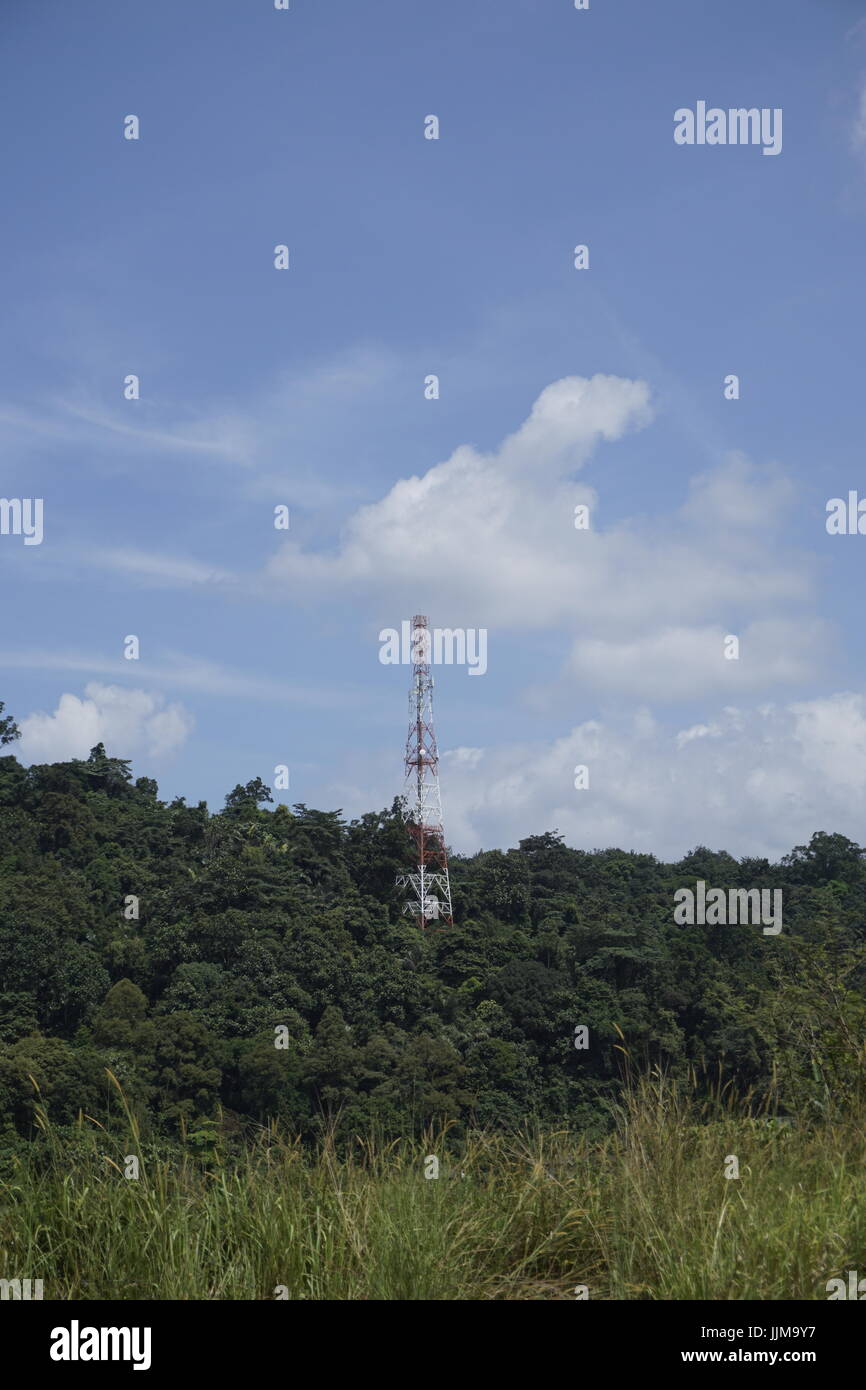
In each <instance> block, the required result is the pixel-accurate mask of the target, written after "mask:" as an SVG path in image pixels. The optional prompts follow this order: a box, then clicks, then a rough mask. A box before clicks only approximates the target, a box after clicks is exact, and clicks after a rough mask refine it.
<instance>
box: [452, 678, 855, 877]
mask: <svg viewBox="0 0 866 1390" xmlns="http://www.w3.org/2000/svg"><path fill="white" fill-rule="evenodd" d="M470 752H471V756H468V755H469V754H470ZM578 764H585V765H587V766H588V768H589V778H590V785H589V789H588V790H580V791H578V790H575V788H574V768H575V766H577V765H578ZM441 780H442V793H443V800H444V803H445V807H444V814H445V824H446V830H447V834H448V839H449V842H450V843H451V844H453V845H454V847H455V848H456V849H459V850H461V851H462V852H465V853H473V852H474V851H475V850H477V849H479V848H490V847H491V846H494V845H500V846H503V847H505V846H509V845H516V844H517V842H518V840H519V839H522V838H523V837H525V836H526V835H531V834H536V833H538V832H540V831H542V830H553V829H558V830H559V831H560V832H561V833H562V834H563V835H564V836H565V838H566V841H567V842H568V843H569V844H573V845H576V846H579V847H581V848H586V849H591V848H593V847H606V846H611V845H616V846H619V847H620V848H622V849H635V850H641V851H644V852H649V853H653V854H656V855H659V856H660V857H663V858H667V859H672V860H673V859H678V858H681V857H682V856H683V854H685V853H687V852H688V851H689V850H690V849H692V848H694V846H695V845H696V844H699V843H703V844H707V845H709V846H710V847H712V848H717V849H727V850H728V851H729V852H731V853H733V854H737V855H746V854H748V855H767V856H768V857H770V858H778V857H779V856H780V855H781V854H784V853H786V852H787V851H788V850H789V849H791V848H792V846H793V845H795V844H800V843H803V842H805V841H807V840H808V839H809V837H810V836H811V835H812V833H813V832H814V831H815V830H827V831H840V832H841V833H843V834H847V835H849V836H851V837H852V838H853V839H856V840H858V842H859V841H861V840H862V839H863V824H864V820H866V699H864V696H863V695H861V694H854V693H844V694H836V695H830V696H826V697H821V698H817V699H813V700H806V701H798V702H793V703H791V704H788V705H777V704H769V705H763V706H761V707H757V708H748V709H746V708H742V707H730V706H729V707H727V708H725V709H723V710H721V711H720V712H719V713H717V714H715V715H714V716H713V717H712V718H711V719H707V720H705V721H704V722H703V723H700V724H697V725H692V726H691V727H690V728H687V729H683V730H680V731H678V732H677V731H675V730H664V729H661V728H659V727H658V725H657V724H656V723H655V721H654V720H653V719H652V717H651V716H648V715H647V712H646V711H645V710H642V711H639V712H638V714H637V715H636V716H635V717H634V718H633V719H632V720H630V721H628V722H622V723H616V724H614V723H605V722H602V721H599V720H592V721H590V722H587V723H585V724H582V725H579V726H578V727H577V728H575V729H573V730H572V731H571V732H570V733H568V734H567V735H565V736H564V737H563V738H560V739H557V740H556V741H555V742H553V743H551V744H544V745H528V744H524V745H503V746H500V747H491V748H487V749H483V750H481V749H472V750H467V749H456V750H454V751H451V752H447V753H446V754H444V756H443V757H442V760H441Z"/></svg>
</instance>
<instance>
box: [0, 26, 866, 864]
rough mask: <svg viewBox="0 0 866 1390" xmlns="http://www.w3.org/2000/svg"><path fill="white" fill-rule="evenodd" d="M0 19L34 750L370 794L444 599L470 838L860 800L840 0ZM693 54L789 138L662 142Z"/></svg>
mask: <svg viewBox="0 0 866 1390" xmlns="http://www.w3.org/2000/svg"><path fill="white" fill-rule="evenodd" d="M0 53H2V65H3V74H4V80H3V83H2V89H0V120H2V125H3V129H4V130H5V131H6V139H5V140H4V154H3V165H4V169H3V173H4V185H5V192H6V200H5V201H6V205H7V216H6V217H5V219H4V227H3V230H2V250H3V254H2V262H0V273H2V281H3V283H2V296H3V304H4V311H5V312H4V323H5V331H4V332H3V334H2V337H0V375H2V381H0V441H2V457H3V473H2V488H0V491H2V494H3V495H4V496H6V497H7V498H13V497H21V498H25V497H42V498H43V499H44V507H45V537H44V540H43V543H42V544H41V545H40V546H38V547H37V546H30V547H25V546H24V545H23V543H22V539H21V537H17V536H13V535H7V536H0V566H2V593H3V596H4V599H5V603H4V606H3V612H4V622H3V633H2V638H0V699H3V700H5V702H6V705H7V709H8V710H9V711H11V712H13V713H14V714H15V716H16V718H17V719H18V720H19V723H21V724H22V727H23V730H24V738H23V740H22V744H21V756H22V757H23V758H24V760H25V761H31V760H32V761H44V760H47V759H50V758H55V757H65V756H81V755H82V754H84V755H86V750H87V747H89V746H90V744H91V743H92V742H95V741H97V736H98V737H101V738H103V739H104V741H105V742H106V744H107V746H108V747H109V751H111V752H112V753H115V754H116V755H118V756H131V757H132V758H133V761H134V769H135V772H136V773H137V774H139V775H143V774H146V775H150V776H155V777H157V779H158V781H159V784H160V788H161V793H162V794H163V795H164V796H167V797H171V796H174V795H177V794H183V795H186V796H187V798H188V799H189V800H191V801H196V800H198V799H200V798H205V799H207V800H208V801H209V803H210V804H211V805H213V806H214V807H218V806H219V805H221V803H222V799H223V797H224V795H225V793H226V792H227V791H228V790H229V789H230V788H231V787H232V786H233V785H234V784H235V783H236V782H238V781H247V780H248V779H249V778H251V777H253V776H255V775H261V776H263V777H264V778H265V779H266V780H268V781H271V780H272V777H273V769H274V767H275V765H277V764H281V763H285V764H287V765H288V766H289V768H290V774H291V787H290V790H289V792H288V793H275V796H276V797H278V798H279V799H284V800H288V801H289V802H293V801H305V802H307V803H308V804H310V805H315V806H321V807H323V808H333V807H336V806H342V807H343V808H344V809H345V810H346V812H347V814H350V815H357V814H360V813H361V812H363V811H365V810H371V809H378V808H379V807H381V806H383V805H386V804H390V801H391V800H392V798H393V796H394V794H395V793H396V792H398V791H399V790H400V788H401V784H402V764H401V753H402V745H403V740H404V723H405V712H406V687H407V679H406V677H407V671H406V669H405V668H395V667H388V666H383V665H382V664H381V663H380V662H379V660H378V653H379V642H378V634H379V631H380V629H381V628H383V627H388V626H398V625H399V623H400V621H401V620H402V619H404V618H407V617H409V616H411V614H412V613H414V612H418V611H426V612H428V613H429V615H430V619H431V622H432V623H433V624H434V625H438V626H443V627H447V626H451V627H453V626H458V625H462V626H467V627H475V628H478V627H483V628H486V629H487V632H488V671H487V673H486V674H485V675H484V676H483V677H481V678H478V679H471V678H467V672H466V670H465V669H459V668H443V669H441V670H440V671H438V672H437V683H436V698H437V710H436V713H437V728H438V733H439V742H440V750H441V751H442V753H443V763H442V769H441V773H442V794H443V803H444V810H445V821H446V830H447V832H448V837H449V839H450V840H451V841H452V843H453V844H454V846H455V847H456V848H459V849H461V850H464V851H473V850H475V849H477V848H481V847H490V846H492V845H497V844H498V845H503V846H507V845H509V844H515V843H516V842H517V840H518V838H520V837H522V836H524V835H528V834H533V833H537V832H540V831H542V830H545V829H552V828H554V827H558V828H559V829H560V830H561V831H562V832H563V833H564V834H565V835H566V838H567V839H568V840H569V842H570V843H573V844H577V845H581V846H584V847H588V848H591V847H593V846H595V845H606V844H620V845H622V846H623V847H625V848H636V849H642V850H651V851H654V852H657V853H659V854H662V855H666V856H678V855H680V854H682V853H684V852H686V851H687V850H688V849H689V848H690V847H691V846H692V845H693V844H695V843H697V842H698V841H700V840H702V841H705V842H707V843H710V844H713V845H716V846H719V847H725V848H728V849H730V850H731V851H733V852H735V853H741V854H747V853H769V854H771V855H775V854H778V853H781V852H784V850H785V849H787V848H788V847H790V846H791V845H792V844H793V843H795V842H797V841H799V840H802V839H803V838H804V837H807V836H808V835H809V834H810V833H811V832H812V830H815V829H820V828H823V829H827V830H841V831H843V832H845V833H847V834H850V835H852V836H853V837H854V838H862V835H861V830H860V827H861V826H862V822H863V814H864V812H866V795H864V787H866V703H864V668H866V663H864V640H863V636H862V622H861V619H860V610H861V606H862V605H861V601H860V595H861V575H862V566H863V557H862V551H861V548H862V547H863V546H866V539H864V538H863V537H831V536H828V535H827V533H826V529H825V507H826V503H827V500H828V499H829V498H831V497H835V496H845V495H847V492H848V491H849V489H857V488H858V487H859V488H861V489H862V491H863V493H864V495H866V472H864V468H863V439H864V433H866V430H864V425H866V391H864V387H863V365H862V341H863V330H862V325H863V322H864V309H866V283H864V276H863V273H862V258H863V246H864V244H866V185H864V178H866V101H864V92H866V22H864V17H863V6H862V5H861V4H859V3H858V4H855V3H845V0H837V3H829V0H828V2H825V3H821V4H818V3H811V0H798V2H797V3H791V0H786V2H783V0H764V3H763V4H762V5H761V6H759V7H756V6H755V5H754V4H753V3H749V2H748V0H731V3H728V4H726V5H724V6H721V5H718V6H696V5H695V4H694V3H693V0H660V2H659V3H653V0H591V8H590V10H589V11H588V12H577V11H575V10H574V8H573V5H572V4H571V3H570V2H569V0H473V3H472V4H471V5H467V4H466V3H465V0H461V2H460V3H458V2H457V0H440V2H439V3H437V4H436V5H424V4H421V3H407V0H399V2H398V0H375V3H373V4H368V5H363V6H361V5H358V4H357V3H354V0H352V2H351V3H350V0H330V3H322V0H292V7H291V9H290V11H289V12H278V11H275V10H274V9H273V6H272V4H271V3H270V0H243V3H242V2H241V0H210V3H209V4H208V5H207V6H192V5H189V6H187V5H178V4H177V3H176V0H150V3H149V4H148V5H147V6H111V5H108V4H105V3H96V0H91V3H87V0H85V2H84V3H79V4H76V5H75V6H74V7H72V6H69V5H67V4H64V3H61V0H57V2H56V3H54V0H48V3H41V4H37V5H34V4H32V3H27V4H25V3H23V0H20V2H19V0H7V3H6V4H5V5H4V7H3V10H2V15H0ZM699 100H705V101H707V103H708V104H709V105H717V106H719V107H722V108H728V107H739V106H746V107H752V106H754V107H758V108H764V107H767V108H782V110H783V117H784V119H783V148H782V152H781V153H780V154H779V155H778V156H776V157H770V158H767V157H764V156H763V155H762V152H761V150H760V148H755V147H751V146H744V147H733V146H731V147H724V148H710V147H706V146H705V147H680V146H677V145H676V144H675V143H674V141H673V129H674V119H673V117H674V112H675V110H677V109H678V108H681V107H685V106H689V107H694V106H695V104H696V102H697V101H699ZM431 113H432V114H435V115H437V116H438V118H439V121H440V138H439V139H438V140H437V141H432V140H425V139H424V119H425V117H426V116H427V115H428V114H431ZM129 114H135V115H137V116H138V117H139V119H140V123H141V131H140V139H139V140H137V141H129V140H125V139H124V138H123V122H124V118H125V117H126V116H127V115H129ZM281 243H285V244H287V245H288V246H289V248H290V268H289V270H287V271H277V270H275V269H274V265H273V256H274V247H275V246H276V245H277V244H281ZM578 243H585V244H587V245H588V246H589V248H590V268H589V269H588V270H586V271H576V270H575V269H574V267H573V248H574V246H575V245H576V244H578ZM129 373H135V374H136V375H138V376H139V377H140V381H141V399H140V400H138V401H126V400H124V397H123V382H124V378H125V377H126V376H127V374H129ZM431 373H435V374H437V375H438V376H439V378H440V398H439V399H438V400H435V401H431V400H426V399H425V397H424V380H425V377H426V376H427V375H428V374H431ZM728 373H736V374H737V375H738V376H739V378H740V399H739V400H736V401H729V400H726V399H725V398H724V394H723V381H724V378H725V376H726V375H727V374H728ZM536 403H537V404H536ZM533 412H534V413H533ZM527 421H528V422H529V423H528V424H527V423H526V422H527ZM506 441H510V442H506ZM413 479H415V480H417V481H415V482H413V481H411V480H413ZM583 500H586V501H587V502H588V504H589V505H590V507H591V516H592V530H591V533H590V534H589V535H586V534H582V533H577V532H575V530H574V527H573V524H572V512H573V505H574V504H576V503H579V502H581V501H583ZM280 503H284V504H287V505H288V506H289V507H290V509H291V529H290V531H289V532H288V534H286V533H283V532H277V531H275V530H274V528H273V522H272V516H273V508H274V506H275V505H277V504H280ZM133 633H134V634H136V635H137V636H138V637H139V639H140V643H141V658H140V660H138V661H126V660H124V659H123V655H122V644H123V639H124V637H125V636H126V635H127V634H133ZM727 634H738V635H739V636H740V638H741V656H740V659H739V661H736V662H725V661H724V660H723V659H722V658H721V656H720V655H719V653H720V651H721V643H722V639H723V637H724V636H725V635H727ZM578 763H582V764H585V765H587V766H588V767H589V769H590V786H589V789H588V790H582V791H577V790H575V788H574V785H573V769H574V767H575V766H576V765H577V764H578Z"/></svg>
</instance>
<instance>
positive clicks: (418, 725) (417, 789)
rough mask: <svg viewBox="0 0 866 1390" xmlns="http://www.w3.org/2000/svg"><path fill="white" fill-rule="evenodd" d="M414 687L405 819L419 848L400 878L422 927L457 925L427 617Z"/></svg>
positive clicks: (418, 629)
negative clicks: (444, 823)
mask: <svg viewBox="0 0 866 1390" xmlns="http://www.w3.org/2000/svg"><path fill="white" fill-rule="evenodd" d="M412 668H413V669H412V688H411V690H410V691H409V736H408V738H407V739H406V790H405V793H404V795H403V815H404V818H405V821H406V829H407V830H408V832H409V835H410V838H411V840H412V843H413V844H414V845H415V850H416V865H415V869H414V871H413V872H412V873H407V874H398V875H397V883H398V885H399V887H401V888H409V889H411V894H412V896H411V897H410V898H409V901H408V902H407V903H406V905H405V907H404V908H403V911H404V912H405V913H407V914H408V915H409V916H411V917H414V918H415V920H416V922H417V924H418V926H419V927H422V928H426V927H427V925H428V923H430V922H438V923H440V924H442V925H445V926H451V925H452V916H451V881H450V879H449V877H448V855H447V853H446V850H445V832H444V830H443V828H442V799H441V796H440V793H439V754H438V752H437V750H436V734H435V731H434V729H433V677H432V675H431V674H430V629H429V627H428V625H427V619H426V618H425V617H423V616H422V615H418V616H416V617H414V618H413V619H412Z"/></svg>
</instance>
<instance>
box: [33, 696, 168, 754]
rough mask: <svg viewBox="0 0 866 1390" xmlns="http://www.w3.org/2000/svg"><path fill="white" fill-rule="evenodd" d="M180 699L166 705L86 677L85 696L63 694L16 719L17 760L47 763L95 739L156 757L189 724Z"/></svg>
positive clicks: (116, 749)
mask: <svg viewBox="0 0 866 1390" xmlns="http://www.w3.org/2000/svg"><path fill="white" fill-rule="evenodd" d="M193 722H194V721H193V717H192V715H191V714H190V713H189V712H188V711H187V710H186V709H184V707H183V706H182V705H180V704H170V705H165V703H164V701H163V699H162V697H161V696H159V695H152V694H149V693H148V692H147V691H145V690H128V689H124V688H123V687H121V686H118V685H101V684H99V683H98V682H96V681H91V682H90V683H89V684H88V685H87V686H86V687H85V690H84V698H83V699H79V697H78V696H77V695H70V694H63V695H61V697H60V700H59V702H58V705H57V708H56V710H55V711H54V713H53V714H41V713H36V714H30V715H28V716H27V717H26V718H25V719H22V720H20V721H19V726H20V729H21V742H20V744H18V745H16V752H18V751H19V750H20V756H21V758H22V761H24V762H28V763H46V762H55V761H63V760H65V759H68V758H86V757H87V754H88V753H89V752H90V749H91V748H93V747H94V746H95V745H96V744H97V743H104V744H105V748H106V751H107V753H108V754H109V756H111V757H120V758H129V757H131V756H133V755H135V754H136V753H145V754H147V755H148V756H149V757H153V758H161V757H166V756H168V755H169V754H171V753H175V752H176V751H177V750H178V749H179V748H180V747H181V746H182V745H183V743H185V741H186V739H187V738H188V736H189V734H190V733H191V732H192V728H193Z"/></svg>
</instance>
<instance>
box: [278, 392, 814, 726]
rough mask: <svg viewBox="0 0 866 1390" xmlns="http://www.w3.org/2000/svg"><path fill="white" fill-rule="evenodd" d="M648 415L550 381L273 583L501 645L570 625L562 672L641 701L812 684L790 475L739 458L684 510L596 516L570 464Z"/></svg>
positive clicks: (281, 571)
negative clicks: (431, 620)
mask: <svg viewBox="0 0 866 1390" xmlns="http://www.w3.org/2000/svg"><path fill="white" fill-rule="evenodd" d="M651 419H652V410H651V405H650V398H649V389H648V387H647V385H646V383H644V382H642V381H630V380H625V379H622V378H619V377H612V376H594V377H592V378H591V379H589V380H587V379H584V378H581V377H567V378H564V379H563V380H561V381H557V382H554V383H553V384H552V385H551V386H548V387H547V388H546V389H545V390H544V391H542V393H541V395H540V396H539V397H538V399H537V401H536V402H535V404H534V406H533V407H532V410H531V412H530V414H529V417H528V418H527V419H526V421H525V422H524V423H523V424H522V425H521V426H520V428H519V429H518V430H517V431H516V432H515V433H514V434H512V435H509V436H508V437H507V438H506V439H505V440H504V441H503V442H502V444H501V445H500V446H499V448H498V449H497V450H495V451H493V452H492V453H487V454H484V453H480V452H479V451H478V450H476V449H474V448H472V447H471V446H469V445H462V446H461V447H460V448H458V449H456V450H455V452H454V453H453V454H452V455H451V457H450V458H449V459H448V460H447V461H446V462H444V463H440V464H437V465H435V466H434V467H433V468H431V469H430V470H429V471H428V472H427V473H425V474H423V476H421V477H412V478H406V479H402V480H401V481H399V482H398V483H396V484H395V485H394V486H393V487H392V488H391V490H390V491H389V492H388V493H387V495H386V496H385V497H383V498H382V499H381V500H380V501H379V502H376V503H374V504H372V505H370V506H366V507H363V508H361V509H360V510H359V511H357V512H356V513H355V514H354V515H353V516H352V517H351V518H350V520H349V522H348V524H347V526H346V528H345V532H344V535H343V539H342V543H341V545H340V546H339V548H338V549H337V550H336V551H335V552H333V553H330V554H325V553H322V552H319V551H317V552H310V551H305V550H303V548H302V547H301V546H300V545H299V544H298V543H297V542H296V541H293V540H289V541H287V542H286V544H285V545H284V547H283V548H282V549H281V550H280V551H279V552H278V553H277V554H276V555H275V556H274V557H273V559H272V561H271V563H270V566H269V575H270V578H271V579H272V581H273V582H274V583H275V584H276V585H277V586H278V587H280V588H289V589H290V590H291V592H292V593H295V592H296V591H297V590H298V589H299V588H301V587H305V588H306V589H307V590H308V591H310V592H312V593H314V594H315V595H316V596H319V597H323V596H328V595H332V594H336V593H339V592H345V591H348V592H351V593H352V595H353V597H354V598H356V599H357V598H364V597H366V598H368V599H370V598H375V599H377V600H378V601H379V603H380V605H381V603H382V601H383V600H385V601H387V603H388V604H389V606H390V607H391V608H392V613H393V620H394V623H395V625H396V621H397V619H398V618H402V617H405V616H406V615H408V614H410V613H413V612H422V611H430V612H432V613H436V614H442V615H443V618H442V621H443V622H445V623H447V625H449V626H451V625H464V626H466V627H475V626H479V627H480V626H484V627H488V628H489V630H490V641H491V643H495V641H496V636H497V633H503V632H506V631H512V632H513V631H520V630H524V631H526V630H530V629H533V628H535V629H544V628H548V629H551V628H559V629H562V630H563V631H565V632H566V633H571V634H574V648H573V651H572V655H571V660H570V662H569V663H568V665H567V668H566V671H565V673H564V674H565V675H566V677H568V678H569V679H572V680H573V679H574V678H577V679H578V680H579V681H582V682H585V683H588V684H589V685H592V686H598V687H603V688H606V689H612V688H619V689H621V690H623V691H628V692H629V693H632V694H637V695H638V696H639V697H640V698H646V699H672V700H676V699H680V698H682V697H683V696H684V695H690V694H694V693H699V692H701V691H704V690H713V689H716V690H719V691H720V692H724V691H730V692H732V693H735V692H737V691H745V690H750V689H757V688H759V687H761V686H763V687H765V688H766V687H769V686H772V685H773V684H775V683H780V682H796V681H798V680H800V679H802V677H803V676H804V675H805V674H808V671H809V666H808V660H807V655H806V654H805V653H807V652H808V653H809V657H810V658H811V660H812V661H814V659H815V646H814V644H815V643H816V642H820V643H821V645H823V644H824V637H825V635H824V633H823V630H822V629H820V628H819V627H818V626H817V625H816V624H814V623H813V622H810V620H809V619H808V617H806V618H804V619H803V620H802V621H801V622H800V623H799V624H795V623H794V622H793V620H792V619H791V618H790V616H788V615H787V614H785V612H784V611H783V610H784V608H785V607H786V606H789V605H791V604H792V603H796V604H800V605H802V604H803V603H804V602H808V601H810V599H811V589H812V584H811V575H810V571H809V568H808V566H807V565H805V564H804V563H803V560H802V558H801V557H796V556H793V555H791V554H784V553H783V550H782V547H781V545H780V543H779V541H780V528H781V527H782V525H783V522H784V519H785V516H786V514H787V512H788V510H789V509H790V507H791V505H792V502H793V488H792V486H791V483H790V482H789V480H788V479H786V478H785V477H784V475H783V474H782V473H781V472H780V470H778V469H776V468H760V467H758V466H756V465H755V464H753V463H751V462H750V461H749V460H748V459H746V458H744V457H743V455H741V454H732V455H731V456H730V457H728V458H727V459H725V460H724V461H723V462H722V463H721V464H720V465H719V466H718V467H716V468H715V469H713V470H711V471H709V472H706V473H703V474H700V475H698V476H696V477H695V478H693V479H692V480H691V484H690V486H689V488H688V491H687V494H686V495H685V496H684V498H683V502H682V504H681V506H680V507H679V508H678V509H676V510H674V511H671V512H668V513H667V514H664V515H652V516H648V517H630V518H629V519H628V520H626V521H623V522H619V523H616V524H613V525H610V526H608V527H606V528H605V527H604V526H603V525H602V524H601V522H600V520H599V509H598V507H597V502H598V497H597V494H596V492H595V490H594V489H592V488H590V487H589V486H588V485H587V484H586V483H585V482H584V481H583V480H580V479H577V478H576V477H575V475H576V473H577V472H578V471H579V470H580V469H581V468H582V467H583V466H584V465H585V464H586V463H587V461H588V460H589V459H590V457H591V456H592V455H593V452H594V451H595V450H596V449H597V448H598V447H599V446H600V445H601V444H602V443H603V442H615V441H617V440H621V439H622V438H623V437H624V436H625V435H626V434H627V433H628V432H629V431H635V430H639V429H642V428H644V427H645V426H646V425H648V424H649V423H650V421H651ZM578 503H586V504H587V505H588V506H589V507H590V515H591V526H590V529H588V530H581V529H576V527H575V524H574V512H575V506H576V505H577V504H578ZM781 535H782V538H783V533H781ZM734 623H737V624H740V627H741V628H742V631H741V630H740V629H739V628H737V627H732V624H734ZM806 629H808V632H806ZM730 632H733V633H734V634H735V635H737V636H740V637H741V638H742V641H743V650H744V656H743V659H742V660H741V661H740V662H739V663H736V662H728V661H725V660H724V659H723V657H722V640H723V638H724V637H725V636H726V635H727V634H728V633H730ZM810 644H811V645H810ZM746 652H748V659H746ZM812 669H814V668H812Z"/></svg>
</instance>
